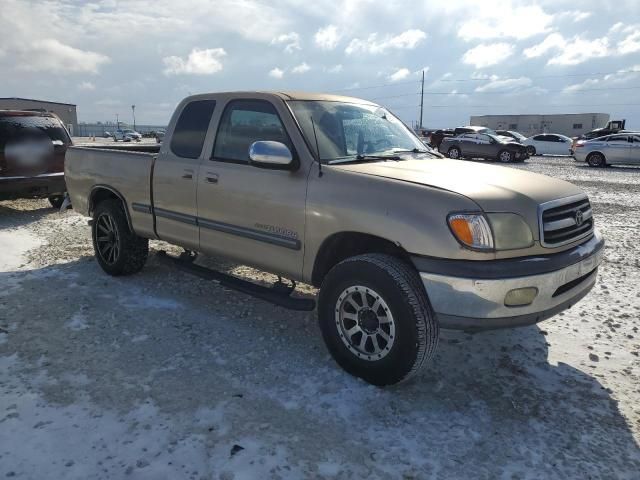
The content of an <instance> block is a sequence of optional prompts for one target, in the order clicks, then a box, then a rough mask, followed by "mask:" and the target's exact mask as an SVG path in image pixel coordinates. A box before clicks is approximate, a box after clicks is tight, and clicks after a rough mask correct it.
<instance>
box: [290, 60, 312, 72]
mask: <svg viewBox="0 0 640 480" xmlns="http://www.w3.org/2000/svg"><path fill="white" fill-rule="evenodd" d="M309 70H311V67H310V66H309V65H308V64H307V63H306V62H302V63H301V64H300V65H297V66H295V67H293V68H292V69H291V73H306V72H308V71H309Z"/></svg>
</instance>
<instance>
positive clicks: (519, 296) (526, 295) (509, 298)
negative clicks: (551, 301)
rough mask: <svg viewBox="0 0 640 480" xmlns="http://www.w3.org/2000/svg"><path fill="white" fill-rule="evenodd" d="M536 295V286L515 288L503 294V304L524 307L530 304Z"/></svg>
mask: <svg viewBox="0 0 640 480" xmlns="http://www.w3.org/2000/svg"><path fill="white" fill-rule="evenodd" d="M537 295H538V289H537V288H536V287H526V288H516V289H514V290H509V291H508V292H507V294H506V295H505V296H504V304H505V305H506V306H507V307H524V306H525V305H531V303H532V302H533V300H534V299H535V298H536V296H537Z"/></svg>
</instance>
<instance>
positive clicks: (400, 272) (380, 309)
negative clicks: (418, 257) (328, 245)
mask: <svg viewBox="0 0 640 480" xmlns="http://www.w3.org/2000/svg"><path fill="white" fill-rule="evenodd" d="M318 318H319V322H320V330H321V331H322V336H323V338H324V341H325V343H326V345H327V348H328V349H329V352H330V353H331V355H332V356H333V358H334V359H335V361H336V362H337V363H338V364H339V365H340V366H341V367H342V368H344V369H345V370H346V371H347V372H349V373H350V374H352V375H355V376H357V377H360V378H362V379H364V380H365V381H367V382H369V383H371V384H373V385H379V386H384V385H392V384H395V383H398V382H400V381H403V380H406V379H408V378H409V377H411V376H412V375H413V374H415V373H416V372H417V371H418V370H419V369H420V367H421V366H422V365H423V364H424V362H425V360H427V359H429V358H431V357H432V356H433V354H434V352H435V349H436V347H437V344H438V335H439V328H438V323H437V321H436V319H435V317H434V314H433V311H432V310H431V306H430V305H429V300H428V298H427V294H426V292H425V290H424V287H423V285H422V282H421V281H420V278H419V276H418V275H417V273H416V272H415V271H414V270H413V269H412V268H411V267H410V266H409V265H407V264H406V263H404V262H403V261H401V260H399V259H397V258H395V257H392V256H390V255H383V254H366V255H359V256H356V257H352V258H348V259H346V260H344V261H343V262H341V263H339V264H338V265H336V266H335V267H333V268H332V269H331V271H330V272H329V273H328V274H327V276H326V278H325V279H324V281H323V283H322V287H321V289H320V296H319V307H318Z"/></svg>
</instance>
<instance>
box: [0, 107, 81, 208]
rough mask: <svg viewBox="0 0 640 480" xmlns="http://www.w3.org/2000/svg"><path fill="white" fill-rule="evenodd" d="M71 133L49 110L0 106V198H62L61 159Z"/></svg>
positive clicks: (53, 202) (54, 201)
mask: <svg viewBox="0 0 640 480" xmlns="http://www.w3.org/2000/svg"><path fill="white" fill-rule="evenodd" d="M69 145H71V137H70V136H69V133H68V132H67V129H66V128H65V127H64V124H63V123H62V122H61V121H60V119H59V118H58V117H57V116H56V115H54V114H52V113H43V112H36V111H21V110H0V200H9V199H15V198H48V199H49V202H50V203H51V206H53V207H55V208H60V207H61V206H62V202H63V200H64V193H65V191H66V186H65V182H64V159H65V154H66V152H67V148H68V147H69Z"/></svg>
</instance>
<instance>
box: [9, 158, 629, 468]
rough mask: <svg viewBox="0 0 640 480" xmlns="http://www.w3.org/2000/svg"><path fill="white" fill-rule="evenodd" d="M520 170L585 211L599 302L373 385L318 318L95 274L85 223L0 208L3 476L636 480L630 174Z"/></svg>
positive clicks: (159, 274) (179, 278)
mask: <svg viewBox="0 0 640 480" xmlns="http://www.w3.org/2000/svg"><path fill="white" fill-rule="evenodd" d="M517 168H524V169H528V170H532V171H536V172H541V173H545V174H548V175H552V176H554V177H559V178H565V179H568V180H570V181H573V182H575V183H577V184H578V185H580V186H581V187H582V188H584V190H585V191H586V192H587V193H588V194H589V195H590V197H591V200H592V203H593V206H594V210H595V213H596V222H597V224H598V226H599V228H600V229H601V230H602V231H603V232H604V234H605V236H606V239H607V247H606V252H605V260H604V263H603V265H602V267H601V269H600V273H599V279H598V283H597V285H596V287H595V288H594V290H593V291H592V293H591V294H590V295H589V296H588V297H587V298H585V299H584V300H583V301H582V302H581V303H579V304H578V305H577V306H575V307H574V308H573V309H571V310H569V311H567V312H564V313H562V314H560V315H558V316H556V317H554V318H552V319H550V320H548V321H546V322H544V323H542V324H540V325H538V326H531V327H526V328H520V329H514V330H502V331H495V332H488V333H481V334H476V335H468V334H464V333H458V332H443V334H442V338H441V343H440V348H439V351H438V354H437V356H436V358H435V361H434V362H432V364H431V365H429V366H428V367H427V368H425V369H424V370H423V371H422V372H421V373H420V374H419V375H418V376H417V378H415V380H413V381H412V382H410V383H408V384H403V385H400V386H397V387H393V388H386V389H379V388H375V387H372V386H369V385H367V384H365V383H363V382H362V381H360V380H357V379H354V378H352V377H350V376H348V375H347V374H345V373H344V372H343V371H341V370H340V369H339V368H338V367H337V366H336V365H335V364H334V363H333V361H332V360H331V359H330V357H329V356H328V354H327V352H326V350H325V348H324V345H323V344H322V341H321V338H320V334H319V331H318V327H317V324H316V318H315V313H309V314H305V313H299V312H290V311H287V310H284V309H281V308H279V307H275V306H272V305H270V304H267V303H264V302H261V301H259V300H256V299H253V298H251V297H248V296H245V295H243V294H240V293H236V292H233V291H229V290H226V289H224V288H222V287H220V286H218V285H215V284H212V283H207V282H205V281H203V280H200V279H196V278H192V277H190V276H188V275H186V274H183V273H181V272H178V271H175V270H172V269H170V268H169V267H166V266H164V265H163V264H160V263H159V262H158V261H157V259H155V258H154V257H153V256H152V257H151V258H150V260H149V262H148V264H147V266H146V268H145V269H144V270H143V271H142V272H141V273H140V274H138V275H134V276H132V277H127V278H111V277H109V276H107V275H106V274H104V273H103V272H102V271H101V270H100V268H99V267H98V265H97V264H96V262H95V261H94V259H93V252H92V249H91V245H90V236H89V227H88V226H87V224H86V219H84V218H82V217H80V216H78V215H77V214H75V213H73V212H71V211H70V212H67V213H66V214H62V215H61V214H59V213H57V212H54V211H52V210H51V209H49V208H47V207H48V204H47V202H46V201H32V200H22V201H13V202H2V203H0V287H1V288H0V477H3V476H6V477H16V478H33V479H40V478H65V479H74V478H78V479H86V478H135V479H164V478H166V479H177V478H193V479H213V478H215V479H218V478H220V479H226V480H229V479H244V478H294V479H297V478H344V479H346V478H406V479H426V478H474V479H496V478H501V479H539V478H545V479H551V478H558V479H566V478H576V479H586V478H591V479H596V478H603V479H605V478H606V479H610V478H628V479H638V478H639V477H640V449H639V446H638V441H639V440H640V402H639V400H640V381H639V380H640V378H639V376H640V332H638V328H639V326H640V322H639V321H638V319H639V317H640V287H638V285H639V284H640V268H639V267H640V250H639V249H638V246H637V245H638V239H637V238H636V235H637V234H638V232H640V217H639V216H638V215H637V213H638V212H640V195H639V194H640V169H637V168H621V167H618V168H610V169H605V170H592V169H588V168H584V167H579V166H576V165H575V164H574V163H573V162H572V161H570V160H569V159H560V158H539V157H536V158H533V159H531V160H530V161H528V163H527V164H526V165H522V166H518V167H517ZM160 248H167V246H166V245H165V244H162V243H161V242H153V244H152V249H153V250H157V249H160ZM202 261H204V262H205V263H212V264H217V265H218V267H219V268H225V269H227V270H230V271H234V272H235V273H238V274H243V275H246V276H250V277H255V278H260V279H267V278H266V277H267V276H265V275H263V274H260V273H258V272H255V271H253V270H251V269H248V268H246V267H238V266H234V265H230V264H224V263H216V261H215V260H214V259H203V260H202ZM304 290H305V291H306V292H309V293H310V292H311V291H312V289H311V288H310V287H306V288H305V289H304Z"/></svg>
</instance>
